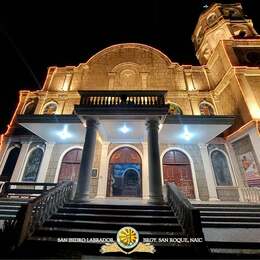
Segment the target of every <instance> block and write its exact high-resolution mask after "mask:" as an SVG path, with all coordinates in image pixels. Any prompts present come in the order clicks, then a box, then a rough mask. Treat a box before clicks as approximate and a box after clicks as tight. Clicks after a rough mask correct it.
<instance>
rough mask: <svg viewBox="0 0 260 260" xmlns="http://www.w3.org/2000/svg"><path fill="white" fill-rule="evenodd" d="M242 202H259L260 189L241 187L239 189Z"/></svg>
mask: <svg viewBox="0 0 260 260" xmlns="http://www.w3.org/2000/svg"><path fill="white" fill-rule="evenodd" d="M239 189H240V194H241V196H242V200H243V201H244V202H258V203H259V202H260V188H257V187H243V188H239Z"/></svg>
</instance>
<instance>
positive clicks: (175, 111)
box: [169, 102, 183, 115]
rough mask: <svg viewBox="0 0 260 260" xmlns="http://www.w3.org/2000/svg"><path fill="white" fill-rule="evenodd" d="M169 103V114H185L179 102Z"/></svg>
mask: <svg viewBox="0 0 260 260" xmlns="http://www.w3.org/2000/svg"><path fill="white" fill-rule="evenodd" d="M169 105H170V106H169V114H171V115H182V114H183V112H182V110H181V108H180V107H179V106H178V105H177V104H175V103H172V102H169Z"/></svg>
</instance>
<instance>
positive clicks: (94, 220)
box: [14, 202, 198, 259]
mask: <svg viewBox="0 0 260 260" xmlns="http://www.w3.org/2000/svg"><path fill="white" fill-rule="evenodd" d="M124 226H131V227H133V228H135V229H136V230H137V231H138V232H139V236H140V240H139V241H140V242H142V241H143V238H146V239H147V238H153V239H154V238H161V237H163V238H172V237H174V238H177V237H178V238H180V237H185V235H184V234H183V230H182V227H181V226H180V225H179V224H178V222H177V219H176V217H175V216H174V213H173V212H172V211H171V210H170V208H169V207H168V206H167V205H148V204H144V205H112V204H111V205H107V204H94V203H74V202H70V203H67V204H65V205H64V206H63V207H62V208H60V209H59V210H58V212H57V213H56V214H54V215H53V216H52V217H51V218H50V219H49V220H48V221H46V222H45V224H44V226H42V227H41V228H39V229H37V230H36V232H35V233H34V234H33V236H32V237H31V238H30V239H29V240H28V241H26V242H25V243H24V245H23V246H22V247H21V248H20V249H19V250H18V251H16V252H15V255H14V257H15V256H19V257H23V258H28V257H30V258H32V257H33V258H49V257H50V258H53V257H55V258H60V257H61V258H64V257H66V258H75V257H76V258H77V257H83V256H86V257H90V256H93V257H94V256H100V252H99V250H100V247H101V245H102V244H96V243H92V244H91V243H81V242H74V243H68V239H72V238H84V239H87V238H113V240H114V241H116V235H117V232H118V230H119V229H120V228H122V227H124ZM62 239H63V242H58V241H61V240H62ZM153 244H154V245H155V249H156V252H155V254H154V255H152V254H148V253H134V254H133V255H135V254H136V255H135V256H136V257H147V259H151V258H162V257H163V258H168V257H169V258H172V256H173V255H174V256H175V257H182V258H183V257H190V256H193V257H194V256H196V254H197V253H198V252H197V251H196V246H194V245H191V244H188V243H182V244H179V243H176V244H173V243H163V244H162V243H160V244H158V243H153ZM187 249H188V250H187ZM104 256H105V257H109V256H118V257H122V256H124V254H122V253H108V254H106V255H104ZM131 256H132V255H131Z"/></svg>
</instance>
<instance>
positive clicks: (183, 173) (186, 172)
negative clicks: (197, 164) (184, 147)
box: [163, 150, 195, 199]
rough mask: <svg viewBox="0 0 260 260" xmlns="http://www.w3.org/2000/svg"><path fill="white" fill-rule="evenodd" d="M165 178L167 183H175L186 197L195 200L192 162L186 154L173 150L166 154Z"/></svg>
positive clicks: (164, 164)
mask: <svg viewBox="0 0 260 260" xmlns="http://www.w3.org/2000/svg"><path fill="white" fill-rule="evenodd" d="M163 178H164V182H165V183H170V182H174V183H175V184H176V186H177V187H178V188H179V189H180V190H181V191H182V192H183V193H184V195H185V196H186V197H188V198H190V199H193V198H195V194H194V186H193V180H192V173H191V167H190V162H189V159H188V158H187V156H186V155H185V154H184V153H182V152H180V151H176V150H172V151H169V152H167V153H166V154H165V156H164V158H163Z"/></svg>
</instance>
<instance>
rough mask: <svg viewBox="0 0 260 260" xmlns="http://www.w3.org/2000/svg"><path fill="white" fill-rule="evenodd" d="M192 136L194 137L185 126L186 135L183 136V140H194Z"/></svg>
mask: <svg viewBox="0 0 260 260" xmlns="http://www.w3.org/2000/svg"><path fill="white" fill-rule="evenodd" d="M192 136H193V135H192V134H191V133H190V132H189V130H188V127H187V126H185V127H184V133H183V134H182V135H181V137H182V138H183V139H185V140H186V141H189V140H190V139H191V138H192Z"/></svg>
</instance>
